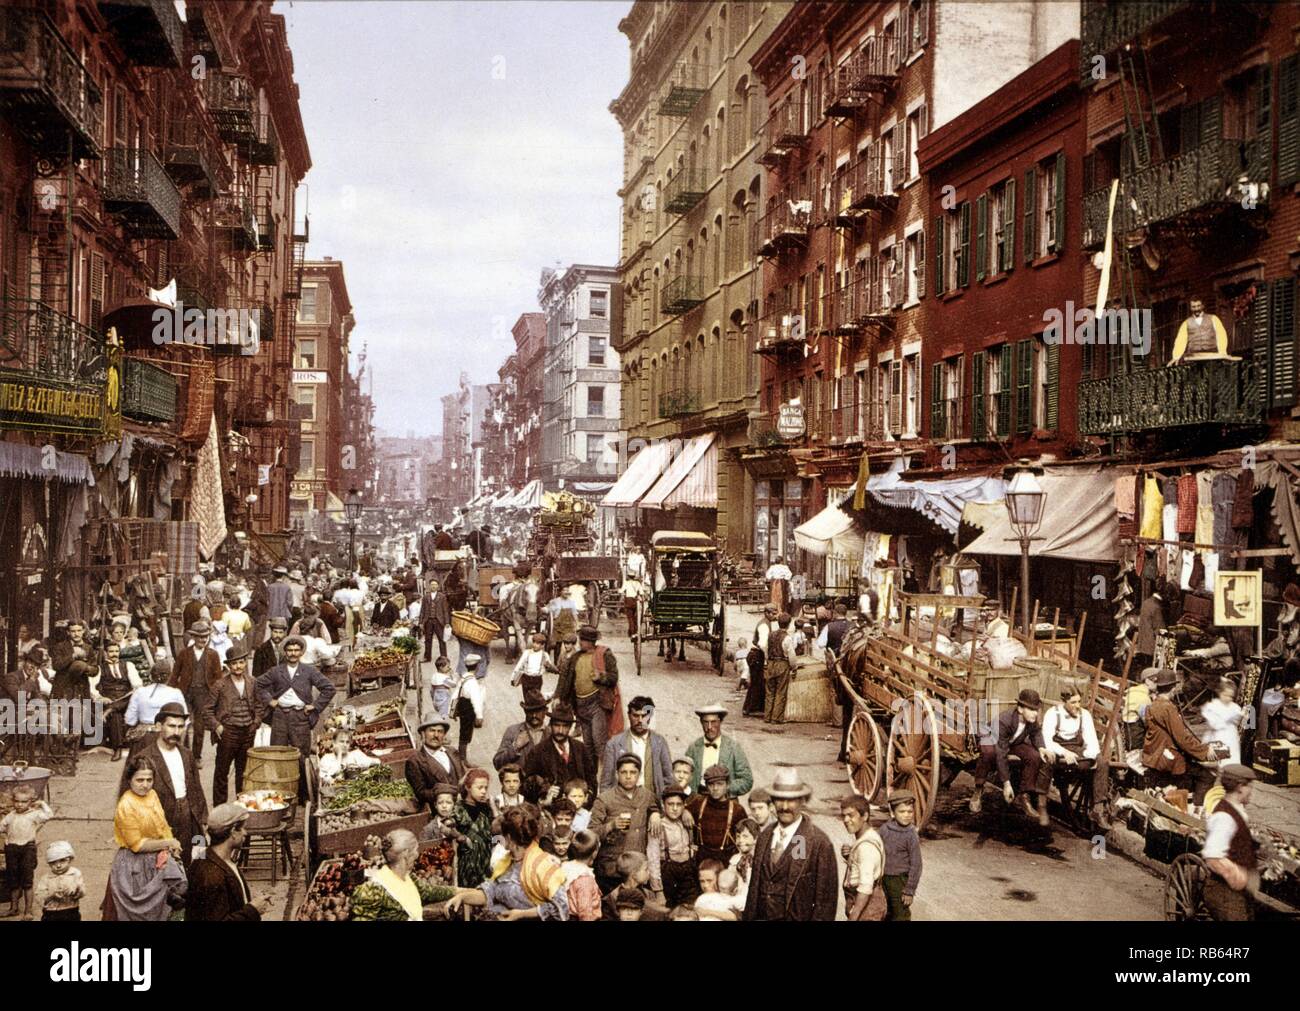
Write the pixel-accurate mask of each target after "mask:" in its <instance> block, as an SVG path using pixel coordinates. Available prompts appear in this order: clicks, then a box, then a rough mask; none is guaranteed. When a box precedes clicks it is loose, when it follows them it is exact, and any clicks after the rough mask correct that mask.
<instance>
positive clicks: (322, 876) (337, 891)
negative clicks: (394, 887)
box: [294, 835, 456, 922]
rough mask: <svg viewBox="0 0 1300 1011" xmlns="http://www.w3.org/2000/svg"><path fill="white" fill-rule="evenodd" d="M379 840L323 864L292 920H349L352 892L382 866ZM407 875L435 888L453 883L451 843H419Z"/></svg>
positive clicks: (379, 838)
mask: <svg viewBox="0 0 1300 1011" xmlns="http://www.w3.org/2000/svg"><path fill="white" fill-rule="evenodd" d="M382 846H383V840H382V838H381V837H379V836H373V835H372V836H371V837H369V838H368V839H367V840H366V841H365V844H364V845H363V848H362V849H360V850H356V851H353V852H351V853H348V854H346V855H344V856H341V857H335V858H332V859H329V860H326V861H324V862H323V863H321V865H320V866H319V867H318V868H316V873H315V874H314V875H313V876H312V879H311V881H310V883H309V884H308V886H307V891H306V894H305V895H304V897H303V901H302V905H300V906H299V907H298V912H297V913H296V914H295V916H294V919H297V920H312V921H327V922H336V921H339V920H348V919H350V918H351V907H352V893H353V892H354V891H356V889H357V886H358V885H360V884H361V883H362V882H363V881H365V880H366V873H367V871H371V870H375V869H377V868H379V867H381V866H382V865H383V858H382ZM411 876H412V877H414V878H420V879H421V880H425V881H429V882H431V883H432V884H436V885H450V886H453V887H454V886H455V884H456V847H455V846H454V845H452V844H451V843H434V842H425V843H421V844H420V856H419V858H418V859H417V860H416V861H415V866H414V867H413V868H412V869H411Z"/></svg>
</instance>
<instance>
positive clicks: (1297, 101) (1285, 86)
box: [1277, 53, 1300, 186]
mask: <svg viewBox="0 0 1300 1011" xmlns="http://www.w3.org/2000/svg"><path fill="white" fill-rule="evenodd" d="M1298 180H1300V53H1292V54H1291V55H1290V56H1288V57H1286V59H1284V60H1281V61H1280V62H1279V63H1278V65H1277V181H1278V184H1279V185H1281V186H1290V185H1291V184H1293V183H1295V182H1296V181H1298Z"/></svg>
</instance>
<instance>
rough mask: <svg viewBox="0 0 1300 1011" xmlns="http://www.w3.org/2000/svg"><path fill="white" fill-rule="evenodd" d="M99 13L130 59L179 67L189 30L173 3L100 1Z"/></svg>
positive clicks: (121, 0) (153, 0) (145, 0)
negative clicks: (186, 30) (187, 30)
mask: <svg viewBox="0 0 1300 1011" xmlns="http://www.w3.org/2000/svg"><path fill="white" fill-rule="evenodd" d="M99 11H100V13H101V14H103V15H104V20H105V21H107V22H108V26H109V28H111V29H112V30H113V34H114V35H115V36H117V41H118V44H119V45H121V47H122V49H123V50H124V51H125V52H126V55H127V57H128V58H130V59H131V60H133V61H134V62H136V63H138V64H140V65H141V66H145V67H179V66H180V65H181V62H182V60H183V58H184V55H185V27H184V24H183V23H182V22H181V17H180V15H179V14H177V13H176V5H175V4H174V3H172V2H171V0H99Z"/></svg>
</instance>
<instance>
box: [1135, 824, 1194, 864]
mask: <svg viewBox="0 0 1300 1011" xmlns="http://www.w3.org/2000/svg"><path fill="white" fill-rule="evenodd" d="M1142 851H1143V852H1144V853H1145V854H1146V855H1147V856H1148V857H1150V858H1151V859H1152V860H1159V861H1160V862H1161V863H1162V864H1167V863H1171V862H1172V861H1173V859H1174V857H1176V856H1181V855H1182V854H1183V853H1200V852H1201V843H1200V842H1199V841H1198V840H1197V838H1196V837H1195V836H1194V835H1193V834H1192V833H1190V832H1182V831H1178V830H1176V829H1161V828H1156V827H1155V826H1153V825H1148V826H1147V834H1146V844H1145V846H1144V847H1143V850H1142Z"/></svg>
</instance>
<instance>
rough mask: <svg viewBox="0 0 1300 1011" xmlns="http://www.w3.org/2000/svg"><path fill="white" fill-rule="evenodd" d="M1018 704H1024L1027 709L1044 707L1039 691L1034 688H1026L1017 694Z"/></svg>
mask: <svg viewBox="0 0 1300 1011" xmlns="http://www.w3.org/2000/svg"><path fill="white" fill-rule="evenodd" d="M1016 705H1018V706H1024V707H1025V708H1027V709H1042V708H1043V700H1042V698H1040V697H1039V695H1038V692H1036V691H1034V690H1033V689H1032V688H1026V689H1024V690H1023V691H1022V692H1021V693H1020V694H1019V695H1017V696H1016Z"/></svg>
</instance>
